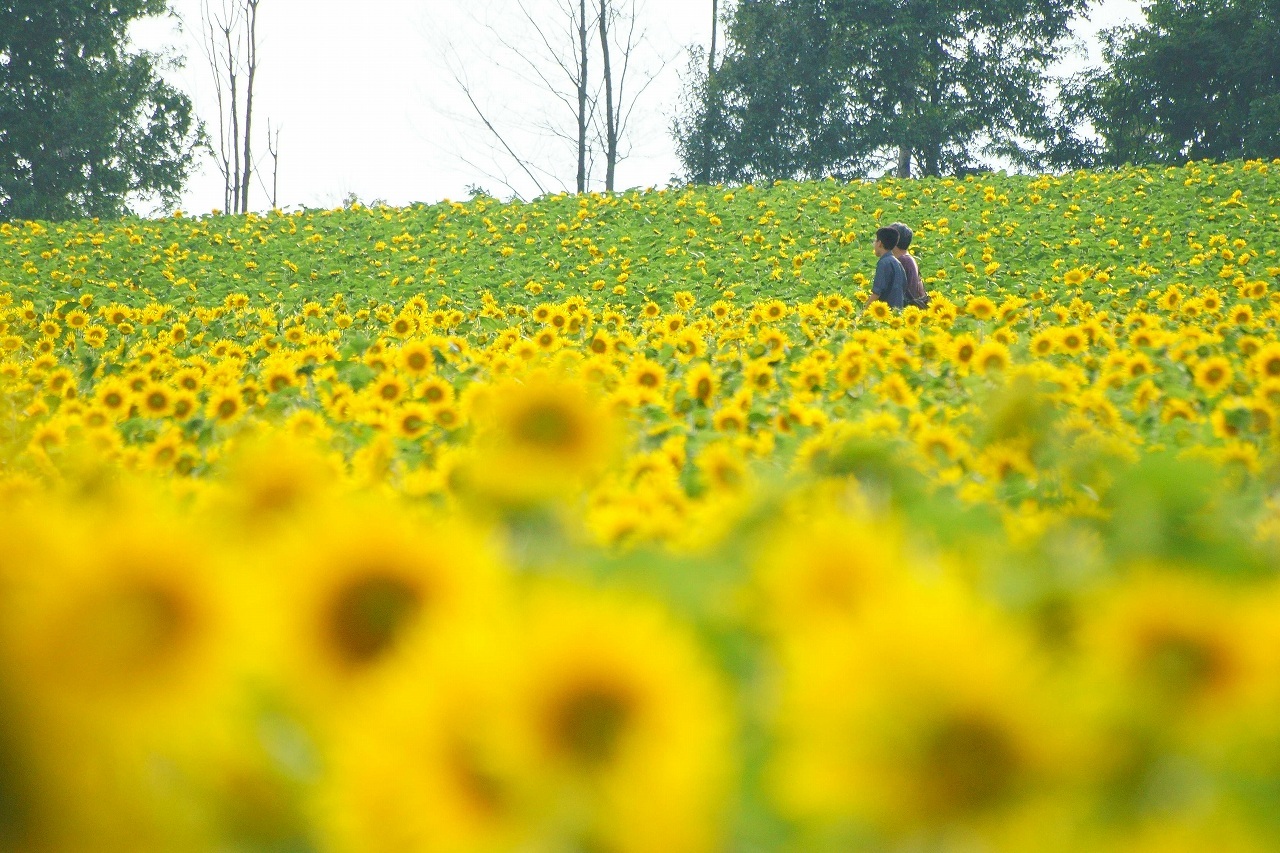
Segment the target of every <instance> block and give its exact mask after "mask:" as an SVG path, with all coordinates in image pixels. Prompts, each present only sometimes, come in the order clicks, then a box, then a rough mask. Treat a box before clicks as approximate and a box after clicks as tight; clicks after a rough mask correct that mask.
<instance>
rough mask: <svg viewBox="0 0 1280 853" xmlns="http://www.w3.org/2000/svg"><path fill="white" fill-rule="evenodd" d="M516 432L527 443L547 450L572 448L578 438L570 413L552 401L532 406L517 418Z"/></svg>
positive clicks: (575, 425)
mask: <svg viewBox="0 0 1280 853" xmlns="http://www.w3.org/2000/svg"><path fill="white" fill-rule="evenodd" d="M515 433H516V437H517V438H518V439H520V441H522V442H524V443H525V444H531V445H534V446H536V447H540V448H543V449H546V450H564V449H567V448H570V447H572V446H573V445H574V444H575V443H576V440H577V438H578V428H577V424H576V423H574V419H573V417H572V416H571V415H570V413H569V412H566V411H565V410H564V409H563V408H561V407H560V406H557V405H556V404H555V403H554V402H550V401H547V402H542V403H537V404H535V405H533V406H530V407H529V408H528V409H527V410H526V411H525V412H524V413H523V414H522V415H521V417H520V418H519V419H518V420H517V422H516V429H515Z"/></svg>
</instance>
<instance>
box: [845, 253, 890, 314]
mask: <svg viewBox="0 0 1280 853" xmlns="http://www.w3.org/2000/svg"><path fill="white" fill-rule="evenodd" d="M880 261H881V259H880V258H877V259H876V277H875V279H873V280H872V282H871V295H870V296H868V297H867V302H866V304H865V305H863V306H862V310H861V311H859V312H858V316H857V317H856V318H854V319H861V318H862V315H863V314H865V313H867V309H868V308H870V307H871V303H872V302H875V301H876V300H877V299H884V295H885V293H887V292H888V290H889V286H890V285H892V284H893V278H892V277H891V275H892V274H891V273H889V271H888V270H887V269H885V265H884V264H883V263H881V262H880Z"/></svg>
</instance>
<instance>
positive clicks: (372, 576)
mask: <svg viewBox="0 0 1280 853" xmlns="http://www.w3.org/2000/svg"><path fill="white" fill-rule="evenodd" d="M423 604H424V601H423V595H422V591H421V590H420V589H418V588H417V587H414V586H412V585H410V584H409V583H407V582H406V581H405V580H404V579H403V578H399V577H394V576H392V575H390V574H380V573H378V572H369V573H364V576H363V577H359V578H357V579H355V580H353V581H351V582H350V583H348V584H347V585H346V586H344V587H342V588H341V589H340V590H339V591H338V593H337V595H335V596H334V599H333V603H332V605H331V607H330V610H329V619H328V626H327V627H328V629H329V634H330V639H331V640H332V642H333V644H334V647H335V649H336V650H337V652H338V653H339V655H340V656H341V657H343V658H344V659H345V660H346V662H347V663H349V664H351V665H353V666H359V665H363V664H367V663H370V662H371V661H373V660H374V659H375V658H377V657H379V656H380V655H382V654H383V653H384V652H386V651H387V650H388V649H389V648H390V647H391V646H392V645H393V644H394V643H395V641H396V640H397V639H398V638H399V636H400V635H401V634H402V633H403V632H404V630H405V628H406V627H407V626H408V625H409V623H410V622H412V621H413V619H414V618H415V617H416V616H417V615H418V613H419V611H421V610H422V606H423Z"/></svg>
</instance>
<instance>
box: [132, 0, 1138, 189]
mask: <svg viewBox="0 0 1280 853" xmlns="http://www.w3.org/2000/svg"><path fill="white" fill-rule="evenodd" d="M201 2H202V0H174V2H173V6H174V8H175V9H176V11H177V12H178V14H179V15H180V16H181V18H182V20H183V22H185V26H179V25H178V22H177V21H175V20H172V19H163V20H159V19H158V20H154V21H147V22H142V23H140V24H139V25H138V26H136V27H135V29H134V31H133V36H134V40H135V42H136V43H137V44H138V45H139V46H141V47H145V48H147V49H151V50H157V49H170V50H172V51H174V52H176V53H178V54H181V55H184V56H185V57H186V60H187V61H186V66H185V68H183V69H181V70H177V71H174V72H171V73H170V75H169V76H170V79H171V80H172V82H174V83H175V85H177V86H178V87H179V88H181V89H182V90H184V91H186V92H187V93H188V94H189V95H191V96H192V98H193V100H194V102H195V107H196V112H197V114H198V115H199V117H200V118H202V119H204V121H205V122H206V124H208V125H209V127H210V129H211V133H216V124H217V114H218V113H217V106H216V102H215V101H214V89H213V78H212V72H211V71H210V70H209V66H208V62H207V60H206V59H205V53H204V51H203V49H202V41H201V25H200V7H201ZM211 2H212V4H213V5H214V7H215V8H217V7H218V6H220V4H221V3H222V2H223V0H211ZM563 2H564V0H360V2H351V0H261V6H260V7H259V21H258V49H259V55H260V60H259V69H258V78H257V84H256V91H255V105H254V123H255V126H256V127H258V128H260V129H261V130H262V131H263V132H264V135H262V136H259V137H258V139H257V140H256V141H255V143H254V144H255V147H256V149H257V152H256V153H259V154H265V153H266V151H265V129H266V123H267V119H268V118H269V119H270V120H271V122H272V124H273V125H278V126H280V127H282V129H283V130H282V134H281V142H280V148H281V155H280V174H279V201H280V204H281V206H285V207H296V206H336V205H337V204H339V203H341V201H342V200H343V199H344V198H345V197H346V196H347V195H348V194H349V193H355V194H356V195H357V196H358V197H359V198H360V199H361V200H363V201H366V202H368V201H372V200H374V199H382V200H385V201H387V202H389V203H392V204H407V203H410V202H415V201H426V202H432V201H438V200H440V199H442V198H465V197H467V196H468V195H469V193H468V192H467V188H468V186H470V185H477V186H480V187H483V188H485V189H487V190H489V191H490V192H492V193H494V194H495V195H498V196H501V197H507V196H510V195H511V194H512V190H513V189H515V190H517V191H519V192H520V193H521V194H522V195H525V196H532V195H536V194H537V193H538V186H537V185H535V184H534V182H533V180H532V179H530V178H529V176H527V175H525V174H524V173H523V172H522V171H521V170H520V169H519V167H517V165H516V164H515V162H514V161H512V160H511V159H510V158H509V157H507V156H506V155H505V154H504V153H503V152H502V150H501V148H500V147H499V146H498V143H497V141H496V139H495V138H494V136H493V134H492V133H490V132H489V131H487V130H486V129H485V128H484V126H483V125H482V124H480V123H479V120H478V118H477V116H476V112H475V110H474V109H473V108H472V107H471V106H470V105H469V103H468V102H467V100H466V99H465V97H464V96H463V95H462V93H461V91H460V89H459V86H458V84H457V83H456V82H455V81H454V78H453V72H460V73H461V74H462V75H463V76H465V78H466V80H467V81H468V82H469V84H470V86H471V90H472V93H473V95H474V97H475V100H476V102H477V105H478V106H479V107H480V109H481V111H482V112H483V113H484V114H485V116H486V118H488V119H489V120H490V121H491V122H492V123H493V125H494V126H495V128H497V129H498V130H499V132H500V133H501V134H502V136H503V137H504V138H506V139H507V141H508V143H509V144H510V145H511V147H512V148H514V149H515V150H516V151H518V152H519V153H520V154H521V155H522V156H525V157H527V158H528V159H529V160H531V161H533V162H534V163H535V164H536V165H537V166H538V168H535V169H533V170H532V171H533V173H534V174H533V177H534V178H536V179H537V181H538V184H540V185H541V186H542V188H544V189H547V190H557V189H562V188H565V187H566V186H570V187H571V186H572V183H573V178H574V175H573V170H574V160H573V154H572V146H571V145H569V144H567V143H560V142H558V141H557V140H556V139H555V136H554V129H555V128H562V127H568V126H569V125H570V124H571V122H572V114H571V113H570V112H569V111H568V110H567V109H566V108H565V107H564V106H563V105H561V104H559V103H558V102H556V101H555V100H554V98H553V97H550V96H549V95H548V94H547V93H546V91H545V87H544V86H542V85H541V84H540V83H538V81H537V76H538V75H539V74H544V75H547V76H548V77H551V78H552V79H554V76H555V74H556V73H558V72H557V69H556V68H555V67H554V64H553V63H552V62H551V61H550V59H548V58H547V57H546V56H545V55H543V54H541V53H540V51H539V50H537V49H536V47H537V44H538V42H537V40H536V38H535V37H534V35H535V34H534V33H533V30H532V26H531V24H530V22H529V20H527V19H526V18H525V16H524V15H523V14H522V11H521V10H522V8H523V9H525V10H527V11H528V13H529V14H530V15H531V16H532V18H533V20H535V21H536V22H538V23H539V25H541V26H542V27H543V29H544V30H545V31H547V34H548V35H549V36H554V35H555V34H556V29H555V28H556V27H557V26H560V25H562V22H563V19H564V15H563V13H562V12H560V11H558V10H560V9H561V8H562V3H563ZM639 2H640V5H641V10H642V11H641V15H640V22H639V24H640V28H641V29H643V30H644V31H645V40H644V44H643V46H642V47H641V48H640V49H638V50H637V51H636V58H635V60H634V64H633V68H632V71H631V80H630V81H629V82H630V85H631V86H632V91H635V90H636V87H638V85H639V84H640V83H641V82H642V81H646V80H648V78H650V77H652V78H653V79H652V82H651V83H650V84H649V86H648V88H647V89H646V90H645V91H644V92H643V94H642V95H641V96H640V97H639V99H638V100H637V102H636V108H635V112H634V114H633V116H632V119H631V124H630V134H629V137H630V140H629V145H628V146H627V147H626V150H628V151H629V152H630V156H629V157H627V159H625V160H624V161H623V162H622V163H620V164H619V166H618V179H617V185H618V187H619V188H624V187H632V186H655V185H656V186H660V185H663V184H665V183H666V182H667V181H668V180H669V179H670V178H671V176H672V175H673V174H675V173H676V172H677V171H678V170H679V162H678V160H677V158H676V154H675V148H674V144H673V142H672V140H671V134H670V123H671V116H672V114H673V113H674V112H675V109H676V104H677V100H678V97H679V92H680V75H681V73H682V72H683V71H684V69H685V67H686V65H687V62H688V55H687V52H686V48H687V46H688V45H691V44H702V45H706V43H707V42H708V40H709V38H710V27H711V22H710V6H711V4H710V0H639ZM721 5H722V6H723V5H724V4H723V3H722V4H721ZM1140 15H1141V11H1140V7H1139V4H1138V3H1137V2H1134V0H1101V2H1099V3H1098V4H1097V6H1096V7H1095V9H1094V11H1093V13H1092V15H1091V16H1090V20H1089V21H1087V22H1082V23H1081V24H1080V26H1079V27H1078V28H1077V29H1078V32H1079V34H1080V36H1081V38H1082V40H1083V41H1084V44H1085V45H1086V48H1087V49H1088V50H1089V51H1091V53H1092V56H1091V57H1090V58H1085V57H1077V58H1074V59H1071V60H1069V61H1068V68H1067V70H1073V69H1075V68H1079V67H1083V65H1084V64H1086V63H1087V62H1090V61H1097V42H1096V38H1095V36H1096V33H1097V31H1098V30H1099V29H1101V28H1104V27H1109V26H1114V25H1116V24H1120V23H1125V22H1129V21H1134V20H1137V19H1139V18H1140ZM502 42H505V43H506V44H508V45H511V46H512V47H511V48H508V47H506V46H504V45H503V43H502ZM721 44H723V41H722V42H721ZM517 46H518V47H520V48H521V50H519V51H517V50H515V49H514V48H515V47H517ZM591 60H592V62H593V63H595V67H596V68H598V67H599V65H598V57H597V56H595V55H592V56H591ZM615 62H617V58H616V56H615ZM593 73H594V70H593ZM200 165H201V169H200V171H199V173H198V174H197V175H196V176H195V177H193V179H192V180H191V182H190V184H189V185H188V188H187V191H186V193H185V195H184V197H183V203H182V204H183V208H184V209H185V210H187V211H189V212H192V213H202V212H207V211H209V210H211V209H213V208H215V207H220V206H221V205H222V179H221V176H220V175H219V174H218V172H217V170H216V168H215V166H214V163H213V161H212V160H211V159H210V158H209V157H207V156H204V157H202V158H201V161H200ZM261 165H262V166H263V167H265V168H267V169H269V160H268V159H266V158H263V160H262V161H261ZM263 177H265V178H266V179H267V183H268V184H269V183H270V176H269V174H268V175H264V176H263ZM602 183H603V180H602V175H601V176H599V178H598V179H597V181H595V182H593V184H594V185H595V186H597V187H598V186H600V185H602ZM267 198H268V197H267V195H266V193H265V192H264V191H263V189H262V188H261V187H258V186H255V187H254V188H253V192H252V195H251V197H250V207H252V208H265V207H266V206H267Z"/></svg>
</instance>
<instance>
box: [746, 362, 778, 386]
mask: <svg viewBox="0 0 1280 853" xmlns="http://www.w3.org/2000/svg"><path fill="white" fill-rule="evenodd" d="M742 382H743V387H745V388H749V389H751V391H752V392H753V393H759V394H767V393H768V392H769V391H771V390H773V387H774V385H775V384H776V382H777V377H776V376H775V375H774V370H773V365H772V364H771V363H769V361H767V360H766V359H763V358H759V359H754V360H752V361H750V362H747V365H746V367H745V368H744V369H743V371H742Z"/></svg>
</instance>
